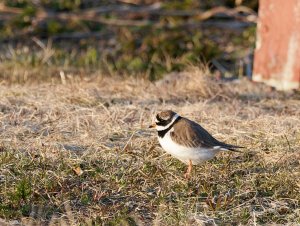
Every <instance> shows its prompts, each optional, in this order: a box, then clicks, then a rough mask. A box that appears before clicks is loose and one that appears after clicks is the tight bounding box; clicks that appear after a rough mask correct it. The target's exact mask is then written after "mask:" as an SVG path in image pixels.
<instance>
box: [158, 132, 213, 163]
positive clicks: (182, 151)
mask: <svg viewBox="0 0 300 226" xmlns="http://www.w3.org/2000/svg"><path fill="white" fill-rule="evenodd" d="M170 132H171V130H170V131H169V132H168V133H167V134H166V135H165V136H164V137H163V138H161V137H158V141H159V143H160V145H161V146H162V148H163V149H164V150H165V151H166V152H167V153H169V154H171V155H172V156H174V157H175V158H177V159H179V160H180V161H182V162H184V163H186V164H188V163H189V160H191V161H192V163H193V165H197V164H201V163H203V162H205V161H207V160H210V159H212V158H213V157H214V156H215V155H216V154H217V153H218V152H219V150H213V149H206V148H201V147H198V148H190V147H185V146H182V145H179V144H177V143H175V142H174V141H173V140H172V138H171V136H170Z"/></svg>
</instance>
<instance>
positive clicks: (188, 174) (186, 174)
mask: <svg viewBox="0 0 300 226" xmlns="http://www.w3.org/2000/svg"><path fill="white" fill-rule="evenodd" d="M192 167H193V164H192V160H189V166H188V168H187V171H186V173H185V174H184V177H185V178H186V179H188V178H190V176H191V172H192Z"/></svg>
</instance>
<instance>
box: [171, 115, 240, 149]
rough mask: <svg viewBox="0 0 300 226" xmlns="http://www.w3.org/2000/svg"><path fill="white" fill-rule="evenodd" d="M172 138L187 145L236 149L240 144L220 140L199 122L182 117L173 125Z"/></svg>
mask: <svg viewBox="0 0 300 226" xmlns="http://www.w3.org/2000/svg"><path fill="white" fill-rule="evenodd" d="M173 128H174V129H173V131H172V132H171V138H172V140H174V141H175V142H176V143H178V144H181V145H183V146H187V147H203V148H212V149H213V148H214V147H215V148H216V147H220V148H223V149H228V150H232V151H234V150H235V149H236V148H240V147H238V146H234V145H230V144H226V143H223V142H220V141H218V140H217V139H215V138H214V137H213V136H212V135H210V134H209V133H208V132H207V131H206V130H205V129H204V128H203V127H202V126H200V125H199V124H197V123H195V122H193V121H191V120H189V119H186V118H182V119H180V120H179V121H178V122H177V123H176V124H175V125H174V127H173Z"/></svg>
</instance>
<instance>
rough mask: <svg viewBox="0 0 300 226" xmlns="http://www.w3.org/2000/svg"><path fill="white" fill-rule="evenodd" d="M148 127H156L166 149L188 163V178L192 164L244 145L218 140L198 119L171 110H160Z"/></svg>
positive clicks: (159, 138)
mask: <svg viewBox="0 0 300 226" xmlns="http://www.w3.org/2000/svg"><path fill="white" fill-rule="evenodd" d="M149 128H155V129H156V130H157V135H158V141H159V143H160V145H161V147H162V148H163V149H164V150H165V151H166V152H167V153H169V154H171V155H172V156H173V157H175V158H177V159H179V160H180V161H182V162H183V163H185V164H187V165H188V168H187V170H186V173H185V174H184V177H185V178H190V176H191V172H192V167H193V165H198V164H202V163H204V162H205V161H208V160H210V159H212V158H214V157H215V155H216V154H218V153H219V152H220V151H237V152H238V150H237V149H239V148H244V147H241V146H235V145H231V144H226V143H224V142H221V141H218V140H217V139H216V138H214V137H213V136H212V135H211V134H210V133H209V132H207V131H206V130H205V129H204V128H203V127H202V126H200V125H199V124H198V123H196V122H194V121H192V120H189V119H187V118H185V117H182V116H180V115H179V114H177V113H176V112H174V111H172V110H165V111H161V112H159V113H158V114H157V115H156V117H155V123H153V124H152V125H150V126H149Z"/></svg>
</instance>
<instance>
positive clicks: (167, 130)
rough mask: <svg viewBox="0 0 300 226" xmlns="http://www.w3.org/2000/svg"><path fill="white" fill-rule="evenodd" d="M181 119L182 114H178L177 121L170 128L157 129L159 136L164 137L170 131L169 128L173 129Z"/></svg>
mask: <svg viewBox="0 0 300 226" xmlns="http://www.w3.org/2000/svg"><path fill="white" fill-rule="evenodd" d="M179 119H181V116H178V117H177V119H175V121H174V122H173V123H172V124H171V125H170V126H169V127H168V128H166V129H164V130H159V131H157V133H158V136H159V137H161V138H163V137H164V136H165V135H166V133H167V132H169V130H170V129H172V127H173V126H174V125H175V124H176V123H177V122H178V121H179Z"/></svg>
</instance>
